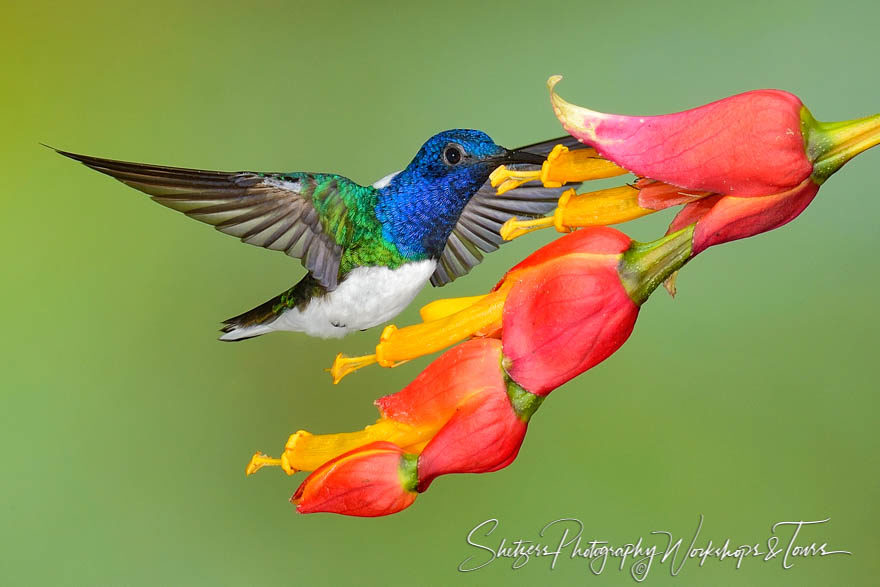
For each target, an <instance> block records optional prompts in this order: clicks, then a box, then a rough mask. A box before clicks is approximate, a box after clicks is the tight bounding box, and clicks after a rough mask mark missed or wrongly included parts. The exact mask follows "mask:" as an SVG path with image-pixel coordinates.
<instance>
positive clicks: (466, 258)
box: [431, 136, 586, 286]
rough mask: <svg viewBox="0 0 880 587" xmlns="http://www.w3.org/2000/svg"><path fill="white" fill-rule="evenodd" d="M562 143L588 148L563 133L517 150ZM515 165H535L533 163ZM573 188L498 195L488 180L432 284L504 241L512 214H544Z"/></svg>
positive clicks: (545, 150) (531, 188) (544, 149)
mask: <svg viewBox="0 0 880 587" xmlns="http://www.w3.org/2000/svg"><path fill="white" fill-rule="evenodd" d="M559 144H562V145H565V146H566V147H568V148H569V149H572V150H574V149H579V148H585V147H586V146H585V145H583V144H581V143H580V142H578V140H577V139H575V138H574V137H572V136H564V137H560V138H557V139H552V140H549V141H542V142H540V143H535V144H533V145H528V146H526V147H521V149H518V150H523V151H527V152H529V153H535V154H537V155H545V156H546V155H548V154H549V153H550V151H552V150H553V147H555V146H556V145H559ZM515 167H516V168H523V169H535V168H536V166H534V165H517V166H515ZM571 187H572V185H571V184H570V185H568V186H565V187H561V188H544V187H538V186H535V185H526V186H523V187H520V188H517V189H514V190H511V191H509V192H506V193H505V194H503V195H501V196H499V195H497V194H496V193H495V188H493V187H492V186H491V184H489V182H486V183H485V184H484V185H483V186H482V187H481V188H480V189H479V190H478V191H477V193H476V194H474V196H473V197H472V198H471V200H470V201H469V202H468V204H467V205H466V206H465V207H464V210H462V213H461V216H460V217H459V219H458V223H457V224H456V225H455V228H454V229H453V230H452V233H451V234H450V235H449V240H447V241H446V247H445V248H444V249H443V253H442V254H441V255H440V259H439V262H438V263H437V269H435V270H434V274H433V275H432V276H431V283H432V284H433V285H435V286H442V285H446V284H447V283H449V282H451V281H454V280H455V279H456V278H458V277H461V276H462V275H464V274H466V273H468V272H469V271H470V270H471V269H473V268H474V267H475V266H476V265H477V264H479V263H480V261H482V260H483V253H491V252H492V251H495V250H497V249H498V247H499V246H501V245H502V244H503V243H504V239H502V238H501V234H500V230H501V226H502V225H503V224H504V223H505V222H506V221H507V220H508V219H509V218H510V217H512V216H518V217H520V218H523V217H526V218H529V217H531V218H534V217H538V216H543V215H545V214H547V213H548V212H550V211H551V210H553V209H554V208H555V207H556V202H557V201H558V200H559V196H561V195H562V192H564V191H565V190H567V189H569V188H571Z"/></svg>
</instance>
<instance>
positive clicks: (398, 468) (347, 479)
mask: <svg viewBox="0 0 880 587" xmlns="http://www.w3.org/2000/svg"><path fill="white" fill-rule="evenodd" d="M501 363H502V354H501V341H500V340H498V339H494V338H477V339H473V340H469V341H467V342H465V343H463V344H461V345H459V346H457V347H455V348H453V349H450V350H449V351H447V352H446V353H444V354H443V355H441V356H440V357H439V358H438V359H437V360H436V361H434V362H433V363H432V364H431V365H429V366H428V367H427V368H426V369H425V370H424V371H422V373H421V374H419V376H418V377H416V378H415V380H413V381H412V383H410V384H409V385H407V386H406V387H405V388H404V389H402V390H401V391H399V392H398V393H395V394H392V395H388V396H385V397H382V398H380V399H378V400H376V402H375V404H376V406H377V407H378V408H379V414H380V418H379V420H378V421H377V422H376V424H373V425H372V426H367V427H366V428H365V429H364V430H362V431H360V432H351V433H343V434H327V435H311V434H308V433H307V432H304V431H300V432H297V433H296V434H294V435H293V436H291V438H290V440H289V441H288V443H287V446H286V447H285V451H284V455H283V456H282V457H281V458H280V459H271V458H268V457H266V456H264V455H262V454H260V453H258V454H256V455H254V458H253V459H252V460H251V463H250V464H249V465H248V469H247V472H248V474H250V473H253V472H255V471H256V470H258V469H259V468H261V467H263V466H266V465H278V466H281V467H283V468H284V469H285V470H286V471H287V472H288V473H290V474H293V473H295V472H297V471H300V470H308V469H310V468H314V469H315V470H314V472H313V473H312V474H311V475H309V477H308V478H307V479H306V480H305V481H304V482H303V484H302V485H301V486H300V488H299V489H298V490H297V492H296V494H295V495H294V496H293V498H292V501H293V502H294V503H296V504H297V510H298V511H299V512H301V513H312V512H334V513H340V514H346V515H353V516H378V515H385V514H390V513H394V512H396V511H399V510H401V509H404V508H405V507H407V506H409V505H410V504H411V503H412V502H413V501H414V500H415V497H416V493H417V492H421V491H424V490H425V489H427V488H428V486H429V485H430V484H431V482H432V481H433V480H434V479H435V478H436V477H437V476H438V475H445V474H450V473H486V472H490V471H496V470H498V469H500V468H502V467H505V466H507V465H508V464H510V463H511V462H512V461H513V459H514V458H516V455H517V453H518V452H519V447H520V445H521V444H522V441H523V437H524V436H525V433H526V428H527V424H528V421H529V418H530V417H531V415H532V414H533V413H534V412H535V410H537V408H538V406H539V405H540V404H541V401H542V398H541V397H539V396H537V395H535V394H532V393H529V392H527V391H525V390H524V389H522V388H520V387H519V386H518V385H517V384H516V383H514V382H513V381H512V380H511V379H510V377H509V376H508V375H507V373H506V372H505V371H504V369H503V368H502V366H501Z"/></svg>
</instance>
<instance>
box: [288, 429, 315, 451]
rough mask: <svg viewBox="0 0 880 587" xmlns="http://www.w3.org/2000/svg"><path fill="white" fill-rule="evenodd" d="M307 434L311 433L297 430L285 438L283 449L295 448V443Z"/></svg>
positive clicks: (310, 434)
mask: <svg viewBox="0 0 880 587" xmlns="http://www.w3.org/2000/svg"><path fill="white" fill-rule="evenodd" d="M307 436H312V433H311V432H306V431H305V430H297V431H296V432H294V433H293V434H291V435H290V438H288V439H287V444H285V445H284V450H294V449H295V448H296V444H297V443H298V442H299V441H300V440H302V439H303V438H305V437H307Z"/></svg>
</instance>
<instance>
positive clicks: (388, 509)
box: [290, 441, 418, 517]
mask: <svg viewBox="0 0 880 587" xmlns="http://www.w3.org/2000/svg"><path fill="white" fill-rule="evenodd" d="M416 484H417V479H416V473H415V456H414V455H407V454H405V453H404V451H403V449H401V448H400V447H398V446H397V445H395V444H393V443H391V442H384V441H383V442H373V443H370V444H367V445H365V446H362V447H359V448H357V449H355V450H352V451H350V452H347V453H345V454H343V455H340V456H338V457H336V458H335V459H333V460H331V461H328V462H327V463H325V464H324V465H322V466H321V467H319V468H318V469H316V470H315V471H314V472H313V473H312V474H311V475H309V476H308V477H307V478H306V480H305V481H303V482H302V485H300V486H299V488H298V489H297V490H296V493H294V494H293V497H291V498H290V501H291V502H293V503H294V504H296V510H297V511H298V512H300V513H302V514H311V513H315V512H330V513H335V514H345V515H347V516H361V517H375V516H384V515H388V514H393V513H396V512H399V511H400V510H402V509H405V508H407V507H409V506H410V505H411V504H412V502H413V501H415V499H416V496H417V495H418V494H417V493H416V492H415V487H416Z"/></svg>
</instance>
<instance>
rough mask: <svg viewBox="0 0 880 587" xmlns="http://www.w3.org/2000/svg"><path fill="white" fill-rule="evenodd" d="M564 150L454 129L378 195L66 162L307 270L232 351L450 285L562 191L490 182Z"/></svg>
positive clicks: (331, 329)
mask: <svg viewBox="0 0 880 587" xmlns="http://www.w3.org/2000/svg"><path fill="white" fill-rule="evenodd" d="M556 144H564V145H566V146H569V147H570V148H577V146H582V145H580V143H578V142H577V141H576V140H574V139H573V138H572V137H564V138H560V139H555V140H551V141H545V142H543V143H536V144H534V145H529V146H527V147H522V148H520V149H516V150H512V151H511V150H508V149H505V148H504V147H500V146H498V145H496V144H495V143H494V142H493V141H492V139H491V138H489V136H488V135H486V133H484V132H481V131H477V130H462V129H456V130H448V131H444V132H441V133H439V134H437V135H434V136H433V137H431V138H430V139H428V141H427V142H426V143H425V144H424V145H422V148H421V149H420V150H419V152H418V153H417V154H416V156H415V158H414V159H413V160H412V162H411V163H410V164H409V165H408V166H407V167H406V169H404V170H403V171H400V172H397V173H393V174H391V175H388V176H386V177H384V178H382V179H380V180H379V181H377V182H376V183H375V184H373V185H372V186H361V185H358V184H357V183H355V182H353V181H351V180H350V179H347V178H345V177H342V176H340V175H335V174H331V173H302V172H292V173H255V172H249V171H245V172H236V173H233V172H220V171H200V170H196V169H182V168H176V167H164V166H158V165H146V164H142V163H128V162H123V161H114V160H110V159H101V158H98V157H89V156H86V155H77V154H75V153H69V152H66V151H60V150H59V151H58V153H60V154H61V155H64V156H66V157H70V158H71V159H75V160H77V161H79V162H81V163H83V164H85V165H87V166H88V167H91V168H92V169H94V170H96V171H100V172H101V173H105V174H107V175H110V176H111V177H114V178H116V179H118V180H119V181H121V182H123V183H125V184H127V185H129V186H131V187H133V188H135V189H138V190H140V191H142V192H145V193H147V194H149V195H150V196H152V198H153V200H155V201H157V202H159V203H160V204H162V205H164V206H167V207H169V208H173V209H174V210H178V211H180V212H183V213H184V214H186V215H187V216H189V217H191V218H195V219H196V220H200V221H202V222H206V223H208V224H212V225H214V226H215V227H216V228H217V229H218V230H220V231H221V232H225V233H226V234H231V235H233V236H237V237H239V238H240V239H241V240H242V241H244V242H246V243H249V244H252V245H259V246H261V247H265V248H267V249H273V250H276V251H284V252H285V253H287V254H288V255H290V256H291V257H294V258H299V259H301V260H302V263H303V265H305V267H306V269H308V271H309V273H308V274H307V275H306V276H305V277H304V278H303V279H302V280H301V281H300V282H299V283H297V284H296V285H294V286H293V287H292V288H290V289H288V290H287V291H285V292H284V293H282V294H280V295H278V296H276V297H274V298H272V299H271V300H269V301H267V302H266V303H264V304H261V305H259V306H257V307H256V308H254V309H253V310H250V311H248V312H245V313H244V314H241V315H239V316H236V317H234V318H230V319H229V320H226V321H224V324H225V326H224V327H223V329H222V332H223V335H222V336H221V337H220V340H227V341H231V340H242V339H245V338H251V337H254V336H259V335H261V334H266V333H268V332H272V331H275V330H292V331H299V332H305V333H306V334H309V335H311V336H318V337H322V338H329V337H341V336H345V335H346V334H348V333H349V332H352V331H355V330H364V329H367V328H370V327H372V326H377V325H379V324H382V323H384V322H386V321H388V320H390V319H391V318H393V317H394V316H396V315H397V314H398V313H400V312H401V311H402V310H403V309H404V308H405V307H406V306H407V305H409V303H410V302H411V301H412V300H413V298H414V297H415V296H416V294H417V293H418V292H419V291H420V290H421V289H422V287H424V285H425V284H426V283H427V282H428V280H430V281H431V282H432V283H433V284H434V285H438V286H439V285H444V284H446V283H448V282H450V281H452V280H453V279H455V278H456V277H459V276H461V275H464V274H465V273H467V272H468V271H470V269H471V268H472V267H474V266H475V265H476V264H477V263H479V262H480V261H481V260H482V252H490V251H493V250H495V249H497V248H498V245H499V244H501V243H502V239H501V237H500V236H499V230H500V228H501V225H502V224H503V223H504V222H505V221H506V220H507V219H508V218H510V217H511V216H520V217H533V216H539V215H543V214H545V213H547V212H549V211H550V210H552V209H553V208H554V207H555V205H556V201H557V199H558V197H559V195H560V193H561V191H562V189H563V188H543V187H528V186H526V187H521V188H518V189H515V190H512V191H510V192H507V193H505V194H504V195H503V196H498V195H495V193H494V190H493V189H492V187H491V186H490V185H489V184H488V181H487V180H488V178H489V175H490V174H491V173H492V172H493V171H494V170H495V169H496V168H497V167H498V166H500V165H512V166H513V167H516V166H517V164H528V165H540V164H541V163H542V162H543V160H544V157H545V156H546V155H547V153H549V151H550V150H551V149H552V148H553V146H554V145H556Z"/></svg>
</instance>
